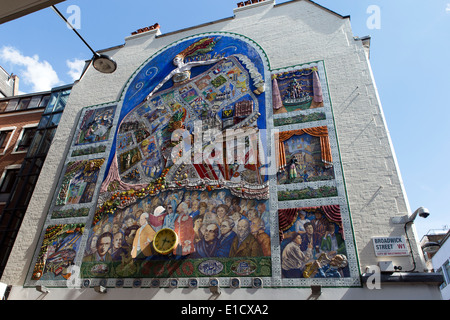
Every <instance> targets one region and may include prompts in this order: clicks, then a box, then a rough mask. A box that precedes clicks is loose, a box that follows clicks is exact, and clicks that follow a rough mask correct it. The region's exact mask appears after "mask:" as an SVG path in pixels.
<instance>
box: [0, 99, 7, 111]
mask: <svg viewBox="0 0 450 320" xmlns="http://www.w3.org/2000/svg"><path fill="white" fill-rule="evenodd" d="M8 102H9V101H8V100H7V101H0V112H3V111H5V109H6V107H7V106H8Z"/></svg>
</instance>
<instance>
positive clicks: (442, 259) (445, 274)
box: [421, 229, 450, 300]
mask: <svg viewBox="0 0 450 320" xmlns="http://www.w3.org/2000/svg"><path fill="white" fill-rule="evenodd" d="M449 236H450V231H449V230H448V229H447V230H430V231H428V233H427V234H426V235H424V236H423V238H422V240H421V246H422V250H423V251H424V256H425V259H426V261H427V265H428V268H429V269H432V270H433V271H435V272H437V273H439V274H441V275H442V280H443V281H442V283H441V284H440V286H439V289H440V290H441V294H442V299H443V300H450V286H449V284H450V258H449V257H450V245H449V242H448V241H447V240H448V238H449ZM431 245H432V246H431Z"/></svg>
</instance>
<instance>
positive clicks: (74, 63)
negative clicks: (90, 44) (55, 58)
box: [66, 59, 85, 81]
mask: <svg viewBox="0 0 450 320" xmlns="http://www.w3.org/2000/svg"><path fill="white" fill-rule="evenodd" d="M66 64H67V67H69V71H68V72H67V74H68V75H69V76H70V77H71V78H72V81H75V80H78V79H80V76H81V73H82V72H83V69H84V65H85V61H84V60H80V59H73V60H67V61H66Z"/></svg>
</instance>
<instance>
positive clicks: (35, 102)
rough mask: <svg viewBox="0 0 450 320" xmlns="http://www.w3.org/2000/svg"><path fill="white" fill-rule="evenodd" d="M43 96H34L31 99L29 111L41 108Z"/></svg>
mask: <svg viewBox="0 0 450 320" xmlns="http://www.w3.org/2000/svg"><path fill="white" fill-rule="evenodd" d="M41 98H42V96H33V97H32V98H31V101H30V103H29V104H28V109H33V108H37V107H39V102H40V101H41Z"/></svg>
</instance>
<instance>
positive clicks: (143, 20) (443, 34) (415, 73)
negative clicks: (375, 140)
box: [0, 0, 450, 237]
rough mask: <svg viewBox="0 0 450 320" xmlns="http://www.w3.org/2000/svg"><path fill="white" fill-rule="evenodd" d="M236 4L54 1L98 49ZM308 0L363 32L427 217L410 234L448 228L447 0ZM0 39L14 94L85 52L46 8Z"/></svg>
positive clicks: (36, 85)
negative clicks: (136, 33)
mask: <svg viewBox="0 0 450 320" xmlns="http://www.w3.org/2000/svg"><path fill="white" fill-rule="evenodd" d="M237 2H239V1H237V0H190V1H184V0H172V1H148V0H130V1H120V0H95V1H92V0H69V1H65V2H63V3H60V4H58V5H57V7H58V8H59V10H60V11H61V12H62V13H63V14H64V15H65V16H66V17H67V18H69V20H70V21H72V23H74V24H75V23H79V26H80V29H78V31H79V32H80V34H81V35H82V36H83V37H84V38H85V39H86V40H87V42H88V43H89V44H90V45H91V46H92V47H93V48H94V50H100V49H105V48H109V47H113V46H116V45H119V44H122V43H124V38H125V37H127V36H129V35H130V34H131V32H133V31H135V30H137V29H139V28H142V27H145V26H150V25H153V24H154V23H156V22H158V23H159V24H160V25H161V31H162V32H163V33H168V32H171V31H176V30H180V29H183V28H187V27H192V26H195V25H199V24H202V23H206V22H211V21H215V20H218V19H222V18H227V17H230V16H233V9H234V8H236V4H237ZM282 2H287V1H282V0H276V3H282ZM315 2H316V3H318V4H320V5H322V6H324V7H327V8H329V9H330V10H333V11H335V12H337V13H339V14H341V15H344V16H346V15H350V17H351V22H352V28H353V32H354V35H355V36H366V35H370V36H371V37H372V41H371V64H372V68H373V73H374V76H375V80H376V84H377V87H378V90H379V94H380V99H381V102H382V106H383V110H384V113H385V117H386V121H387V124H388V129H389V131H390V134H391V138H392V141H393V145H394V149H395V152H396V155H397V159H398V163H399V167H400V171H401V174H402V178H403V182H404V185H405V190H406V193H407V196H408V199H409V203H410V206H411V209H412V210H415V209H416V208H418V207H420V206H425V207H427V208H429V210H430V212H431V213H432V214H431V216H430V217H429V218H428V219H426V220H424V219H421V220H416V229H417V231H418V234H419V236H420V237H421V236H422V235H423V234H425V233H426V232H427V231H428V230H429V229H441V228H443V226H445V225H450V219H449V214H450V212H449V209H448V205H447V198H450V173H449V172H448V171H449V170H448V169H447V167H446V165H445V163H446V161H447V159H448V158H449V156H450V150H449V146H450V143H449V140H450V125H449V119H450V103H449V98H448V94H449V91H450V62H449V60H450V59H449V57H450V41H449V30H450V0H433V1H407V0H396V1H388V0H379V1H377V0H371V1H367V0H316V1H315ZM378 9H379V10H378ZM72 18H77V19H75V20H73V19H72ZM378 18H379V19H378ZM0 39H1V42H0V65H1V66H2V67H3V68H4V69H6V70H7V72H10V73H15V74H17V75H19V77H20V88H19V89H20V90H21V91H22V92H24V93H28V92H36V91H43V90H48V89H50V88H51V87H55V86H58V85H63V84H67V83H71V82H73V81H74V80H76V79H77V77H78V74H79V72H80V68H81V67H82V66H83V61H84V60H87V59H90V58H91V56H92V53H91V52H90V51H89V49H88V48H87V47H86V46H85V45H84V44H83V43H82V42H81V41H80V39H79V38H78V37H76V35H75V34H74V33H73V32H72V31H71V30H69V29H68V28H67V27H66V26H65V24H64V22H63V21H62V20H61V19H60V18H59V17H58V16H57V15H56V13H55V12H54V11H53V10H52V9H50V8H47V9H44V10H41V11H39V12H35V13H33V14H30V15H28V16H25V17H22V18H19V19H17V20H14V21H11V22H7V23H4V24H2V25H0Z"/></svg>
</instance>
